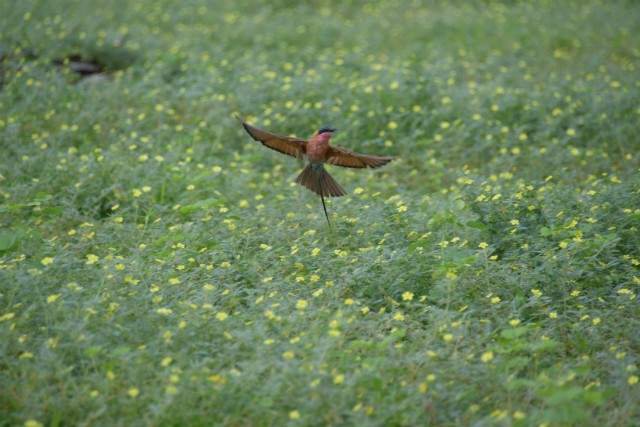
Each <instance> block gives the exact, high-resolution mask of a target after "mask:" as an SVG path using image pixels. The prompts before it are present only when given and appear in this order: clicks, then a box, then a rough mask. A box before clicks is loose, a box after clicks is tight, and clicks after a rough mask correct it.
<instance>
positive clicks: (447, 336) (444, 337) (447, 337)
mask: <svg viewBox="0 0 640 427" xmlns="http://www.w3.org/2000/svg"><path fill="white" fill-rule="evenodd" d="M442 338H443V339H444V340H445V341H451V340H452V339H453V335H451V334H444V336H443V337H442Z"/></svg>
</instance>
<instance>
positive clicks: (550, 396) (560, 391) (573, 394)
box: [537, 386, 584, 405]
mask: <svg viewBox="0 0 640 427" xmlns="http://www.w3.org/2000/svg"><path fill="white" fill-rule="evenodd" d="M583 393H584V389H583V388H582V387H577V386H568V387H561V388H556V387H546V388H543V389H540V390H538V393H537V394H538V396H539V397H542V398H543V399H544V400H545V401H546V402H547V403H548V404H550V405H562V404H564V403H568V402H573V401H574V400H575V399H576V398H577V397H578V396H580V395H582V394H583Z"/></svg>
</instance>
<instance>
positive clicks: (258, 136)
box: [236, 117, 393, 225]
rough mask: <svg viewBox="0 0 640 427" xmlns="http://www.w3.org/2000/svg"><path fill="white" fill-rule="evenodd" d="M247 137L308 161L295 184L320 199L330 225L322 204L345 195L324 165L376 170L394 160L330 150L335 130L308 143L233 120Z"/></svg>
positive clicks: (317, 135)
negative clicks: (244, 131)
mask: <svg viewBox="0 0 640 427" xmlns="http://www.w3.org/2000/svg"><path fill="white" fill-rule="evenodd" d="M236 118H237V119H238V120H240V122H242V126H243V127H244V129H245V130H246V131H247V133H248V134H249V135H251V137H252V138H253V139H255V140H256V141H259V142H261V143H262V144H263V145H265V146H266V147H269V148H271V149H273V150H276V151H279V152H281V153H283V154H287V155H289V156H293V157H297V158H299V159H302V158H304V157H305V156H306V157H307V160H309V163H308V164H307V165H306V166H305V168H304V169H303V170H302V172H301V173H300V175H298V177H297V178H296V182H297V183H299V184H301V185H303V186H305V187H307V188H308V189H309V190H311V191H313V192H314V193H316V194H318V195H319V196H320V199H321V200H322V207H323V208H324V214H325V216H326V217H327V222H328V223H329V225H331V223H330V222H329V215H328V214H327V208H326V206H325V203H324V198H325V197H340V196H344V195H345V194H347V193H346V192H345V191H344V190H343V189H342V187H340V184H338V183H337V182H336V181H335V180H334V179H333V177H331V175H329V172H327V171H326V170H325V168H324V163H329V164H332V165H336V166H342V167H347V168H367V167H369V168H377V167H380V166H384V165H386V164H387V163H389V162H390V161H391V160H393V157H382V156H369V155H366V154H359V153H355V152H353V151H349V150H347V149H344V148H340V147H332V146H331V145H330V144H329V139H331V137H332V136H333V133H332V132H334V131H335V129H330V128H323V129H320V131H319V132H318V133H317V134H316V135H314V136H313V137H312V138H311V139H310V140H308V141H307V140H304V139H299V138H294V137H291V136H284V135H277V134H274V133H271V132H267V131H265V130H262V129H258V128H257V127H254V126H251V125H250V124H248V123H247V122H245V121H244V120H242V119H240V118H239V117H236Z"/></svg>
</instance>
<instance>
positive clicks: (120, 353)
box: [111, 345, 131, 356]
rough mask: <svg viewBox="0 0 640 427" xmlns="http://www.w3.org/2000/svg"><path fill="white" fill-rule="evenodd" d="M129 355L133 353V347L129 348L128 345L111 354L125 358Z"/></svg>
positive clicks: (117, 348)
mask: <svg viewBox="0 0 640 427" xmlns="http://www.w3.org/2000/svg"><path fill="white" fill-rule="evenodd" d="M129 353H131V347H127V346H126V345H123V346H120V347H116V348H115V349H113V351H112V352H111V354H113V355H114V356H124V355H125V354H129Z"/></svg>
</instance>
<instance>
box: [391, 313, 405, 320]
mask: <svg viewBox="0 0 640 427" xmlns="http://www.w3.org/2000/svg"><path fill="white" fill-rule="evenodd" d="M393 318H394V320H397V321H398V322H402V321H403V320H404V315H403V314H402V313H396V314H394V315H393Z"/></svg>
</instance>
